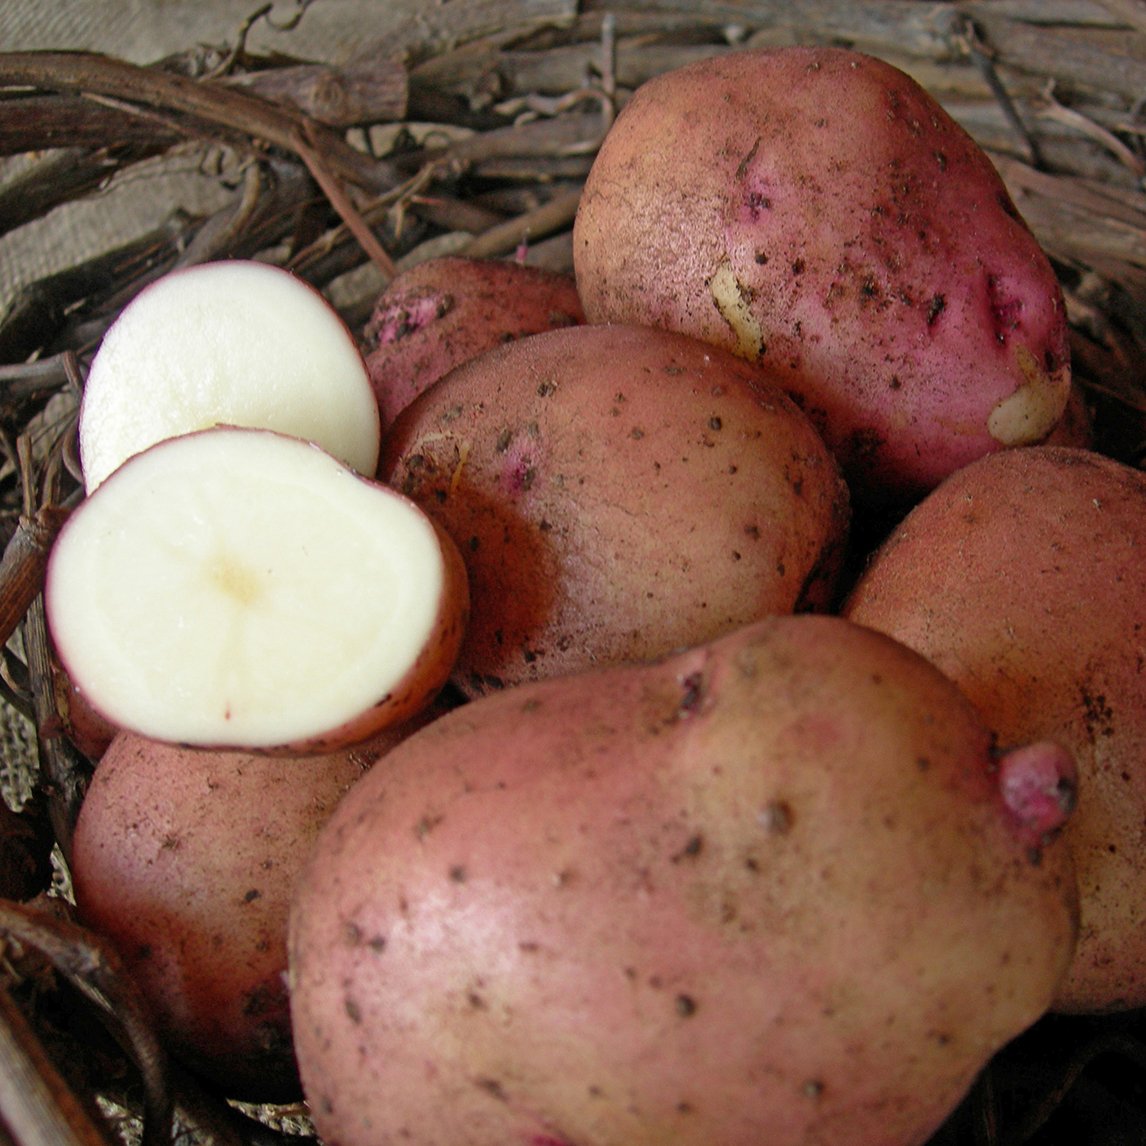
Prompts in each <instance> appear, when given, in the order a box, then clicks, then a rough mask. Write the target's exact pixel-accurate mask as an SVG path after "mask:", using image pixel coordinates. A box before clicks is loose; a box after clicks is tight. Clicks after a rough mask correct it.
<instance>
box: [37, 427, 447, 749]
mask: <svg viewBox="0 0 1146 1146" xmlns="http://www.w3.org/2000/svg"><path fill="white" fill-rule="evenodd" d="M468 602H469V597H468V587H467V583H466V572H465V567H464V564H463V562H462V558H461V556H460V554H459V553H458V552H457V549H456V547H455V546H454V544H453V542H452V541H451V540H450V538H449V537H448V536H447V535H446V534H445V533H444V532H443V531H442V530H441V529H440V528H439V527H438V526H437V525H436V524H435V523H434V522H433V521H432V520H431V519H430V518H429V517H428V516H427V515H426V514H425V513H423V512H422V511H421V510H420V509H419V508H418V507H417V506H416V505H414V504H413V503H412V502H410V501H409V500H408V499H406V498H403V497H402V496H401V495H400V494H398V493H397V492H396V491H394V490H393V489H391V488H390V487H388V486H386V485H384V484H382V483H380V482H377V481H375V480H372V479H367V478H365V477H363V476H362V475H360V474H357V473H355V472H354V471H353V470H351V469H349V468H348V467H346V466H344V465H342V464H341V463H340V462H338V461H337V460H336V459H335V458H333V457H331V456H330V455H329V454H327V453H325V452H324V451H322V450H320V449H319V448H318V447H317V446H314V445H312V444H310V443H307V442H304V441H301V440H300V439H297V438H291V437H287V436H286V435H283V434H277V433H272V432H270V431H266V430H254V429H239V428H234V427H228V428H215V429H210V430H200V431H198V432H196V433H193V434H185V435H182V436H180V437H176V438H172V439H168V440H166V441H163V442H160V443H158V444H156V445H154V446H151V447H150V448H148V449H146V450H144V451H143V452H141V453H139V454H136V455H134V456H133V457H131V458H130V459H128V460H127V461H126V462H124V463H123V464H122V465H121V466H120V467H119V468H118V469H116V470H115V472H114V473H112V474H111V475H110V476H109V477H108V478H107V479H106V480H105V481H104V482H102V483H101V484H100V485H99V487H98V488H97V489H96V490H95V491H94V492H92V493H91V494H89V495H88V497H87V498H86V499H85V500H84V501H83V502H81V503H80V505H79V506H78V508H77V509H76V510H75V511H74V512H73V513H72V515H71V517H70V518H69V519H68V521H67V523H66V524H65V525H64V527H63V529H62V530H61V531H60V533H59V536H58V537H57V539H56V542H55V545H54V546H53V548H52V552H51V555H50V557H49V560H48V568H47V575H46V579H45V609H46V614H47V620H48V625H49V629H50V632H51V636H52V640H53V643H54V645H55V648H56V651H57V653H58V655H59V659H60V662H61V664H62V666H63V668H64V671H65V672H66V673H67V675H68V677H69V678H70V680H71V681H72V683H73V684H74V685H75V686H76V687H77V688H78V689H80V690H81V691H82V693H83V698H84V701H85V702H86V704H88V705H90V707H91V708H92V709H94V710H95V711H96V712H97V713H99V714H101V715H102V716H103V717H104V718H105V719H106V720H107V721H110V722H111V723H112V724H114V725H115V726H117V727H119V728H129V729H131V730H133V731H135V732H138V733H140V734H142V735H145V736H149V737H152V738H153V739H159V740H167V741H171V742H175V743H181V744H191V745H195V746H197V747H220V748H245V749H252V750H260V751H267V752H285V753H300V752H332V751H336V750H337V749H339V748H343V747H346V746H348V745H351V744H354V743H355V742H357V741H359V740H364V739H366V738H367V737H369V736H371V735H373V734H374V733H375V732H377V731H379V730H381V729H382V728H384V727H387V726H390V725H396V724H400V723H401V722H403V721H405V720H408V719H410V718H411V717H412V716H414V715H415V714H416V713H417V712H418V711H419V710H420V709H421V708H422V707H424V706H426V705H427V704H429V703H430V701H431V700H432V699H433V698H434V696H435V695H436V694H437V693H438V692H439V690H440V689H441V688H442V687H443V685H444V684H445V683H446V680H447V679H448V677H449V675H450V672H451V670H452V668H453V665H454V660H455V657H456V654H457V650H458V648H459V646H460V643H461V639H462V634H463V631H464V628H465V623H466V616H467V610H468Z"/></svg>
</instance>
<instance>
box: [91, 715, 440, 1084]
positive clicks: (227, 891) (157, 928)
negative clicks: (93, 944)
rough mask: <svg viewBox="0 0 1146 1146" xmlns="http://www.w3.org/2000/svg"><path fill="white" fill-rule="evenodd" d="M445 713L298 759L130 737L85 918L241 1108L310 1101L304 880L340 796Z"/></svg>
mask: <svg viewBox="0 0 1146 1146" xmlns="http://www.w3.org/2000/svg"><path fill="white" fill-rule="evenodd" d="M441 711H444V708H434V709H432V710H429V711H428V712H427V713H426V714H424V716H423V717H421V718H420V719H419V720H418V721H415V722H411V723H410V724H409V725H405V726H403V727H402V728H401V729H390V730H387V731H386V732H385V733H382V734H380V735H379V736H377V737H375V738H374V739H373V740H371V741H369V742H367V743H365V744H361V745H358V746H356V747H355V748H353V749H351V750H345V751H342V752H340V753H336V754H332V755H328V756H309V757H305V758H300V759H294V758H288V757H268V756H262V755H252V754H247V753H242V752H222V751H212V750H206V749H191V748H183V747H180V746H178V745H173V744H165V743H161V742H158V741H153V740H149V739H147V738H146V737H142V736H139V735H138V734H136V733H133V732H126V731H125V732H120V733H119V734H118V735H117V736H116V737H115V738H114V740H113V741H112V743H111V745H110V747H109V748H108V749H107V751H106V752H105V753H104V754H103V757H102V759H101V760H100V763H99V765H98V767H97V768H96V771H95V775H94V777H93V779H92V782H91V785H90V787H89V789H88V792H87V794H86V797H85V799H84V803H83V806H82V808H81V812H80V816H79V820H78V823H77V825H76V830H75V837H74V843H73V854H72V860H71V869H72V878H73V885H74V889H75V897H76V903H77V908H78V913H79V918H80V919H81V921H82V922H83V923H85V924H86V925H87V926H89V927H91V928H92V929H94V930H96V931H98V932H100V933H101V934H103V935H105V936H107V937H108V938H109V939H110V940H111V941H112V942H113V944H114V945H115V947H116V949H117V950H118V951H119V953H120V955H121V956H122V957H123V959H124V960H125V962H126V964H127V966H128V968H129V970H130V971H131V973H132V974H133V975H134V977H135V980H136V982H137V984H138V986H139V987H140V989H141V991H142V992H143V994H144V997H145V998H146V999H147V1000H148V1002H149V1003H150V1004H151V1006H152V1009H153V1011H154V1014H155V1016H156V1029H157V1031H158V1033H159V1034H160V1037H161V1039H162V1040H163V1042H164V1043H165V1044H166V1045H167V1047H168V1049H169V1050H170V1051H171V1052H172V1054H173V1055H174V1056H175V1057H176V1058H178V1059H180V1060H182V1061H183V1062H184V1064H185V1065H188V1066H190V1067H191V1068H192V1069H194V1070H196V1071H197V1072H199V1073H200V1074H202V1076H203V1077H204V1078H206V1079H207V1080H208V1081H210V1082H211V1083H212V1084H213V1085H215V1086H217V1087H218V1088H219V1089H220V1090H221V1091H222V1092H223V1093H224V1094H226V1095H227V1096H228V1097H233V1098H241V1099H246V1100H250V1101H267V1102H284V1101H293V1100H295V1099H297V1097H298V1096H299V1082H298V1074H297V1067H296V1064H295V1059H294V1050H293V1045H292V1042H291V1031H290V1012H289V1003H288V999H287V989H286V970H287V952H286V928H287V912H288V904H289V899H290V895H291V891H292V889H293V884H294V879H295V877H296V875H297V873H298V871H299V869H300V868H301V867H302V863H303V859H304V857H305V855H306V852H307V850H308V848H309V847H310V845H311V843H312V842H313V840H314V838H315V836H316V835H317V833H318V830H319V827H320V826H321V824H322V823H323V822H324V821H325V820H326V818H327V816H328V815H329V814H330V813H331V812H332V811H333V809H334V806H335V805H336V803H337V802H338V800H339V799H341V797H342V796H343V795H344V794H345V792H347V791H348V790H349V789H350V787H351V786H352V785H353V784H354V783H355V782H356V781H358V780H359V779H360V778H361V777H362V775H363V774H364V773H365V772H366V771H367V770H368V769H369V768H370V767H371V766H372V765H373V764H374V762H375V761H376V760H377V759H378V758H379V757H381V756H382V755H383V754H384V753H385V752H387V751H388V750H389V749H390V748H392V747H393V746H394V745H395V744H397V743H398V741H399V740H401V739H402V738H403V737H404V736H405V735H408V734H409V732H410V731H411V730H412V729H414V728H417V727H420V726H421V724H422V723H424V722H428V720H429V719H431V716H432V715H437V714H439V713H440V712H441Z"/></svg>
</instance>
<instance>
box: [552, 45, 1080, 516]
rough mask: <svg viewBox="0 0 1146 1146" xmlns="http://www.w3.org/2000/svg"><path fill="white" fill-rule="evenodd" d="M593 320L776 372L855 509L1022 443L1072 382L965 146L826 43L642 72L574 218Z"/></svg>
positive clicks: (939, 114) (1051, 296)
mask: <svg viewBox="0 0 1146 1146" xmlns="http://www.w3.org/2000/svg"><path fill="white" fill-rule="evenodd" d="M573 254H574V266H575V271H576V278H577V284H578V289H579V291H580V294H581V299H582V303H583V305H584V307H585V313H586V315H587V316H588V318H589V320H590V321H591V322H640V323H650V324H655V325H662V326H666V327H669V328H671V329H675V330H681V331H684V332H685V333H688V334H692V335H694V336H696V337H699V338H703V339H705V340H707V341H711V342H713V343H716V344H718V345H720V346H724V347H727V348H729V349H731V350H734V351H735V352H737V353H738V354H742V355H744V356H745V357H747V358H750V359H753V360H763V361H766V362H769V363H771V364H772V365H773V368H774V370H775V371H776V373H777V374H778V375H779V376H781V377H782V378H783V379H784V384H785V385H786V386H787V387H788V388H789V389H790V390H791V391H792V392H793V393H795V394H797V395H798V396H799V397H800V400H801V401H802V402H803V404H804V406H805V408H806V410H807V411H808V413H809V414H810V415H811V416H812V417H813V418H814V419H815V421H816V423H817V425H818V426H819V427H820V428H821V430H822V432H823V433H824V436H825V438H826V439H827V441H828V443H829V445H831V446H832V448H833V449H834V450H835V451H836V452H837V454H838V456H839V458H840V460H841V462H842V463H843V466H844V470H845V473H846V475H847V477H848V479H849V481H850V482H851V484H852V492H853V494H854V495H855V498H856V500H857V501H861V502H864V503H869V502H872V503H880V504H883V503H886V502H889V501H891V502H903V501H905V500H910V499H914V498H916V497H917V496H918V495H919V494H920V493H922V492H924V491H925V490H927V489H929V488H932V487H933V486H934V485H935V484H936V483H937V482H938V481H939V480H940V479H941V478H942V477H944V476H945V475H946V474H948V473H950V472H952V471H953V470H954V469H956V468H958V467H959V466H961V465H965V464H966V463H967V462H969V461H971V460H972V459H974V458H976V457H979V456H981V455H983V454H984V453H987V452H989V451H993V450H997V449H999V448H1001V447H1004V446H1014V445H1020V444H1027V443H1032V442H1036V441H1039V440H1040V439H1042V438H1043V437H1045V436H1046V435H1047V434H1048V433H1049V432H1050V431H1051V430H1052V429H1053V428H1054V426H1055V424H1056V423H1057V422H1058V421H1059V419H1060V417H1061V415H1062V413H1063V410H1064V408H1065V406H1066V403H1067V396H1068V393H1069V389H1070V369H1069V358H1068V343H1067V326H1066V315H1065V310H1064V306H1063V299H1062V292H1061V290H1060V287H1059V284H1058V282H1057V280H1056V278H1055V274H1054V272H1053V269H1052V267H1051V264H1050V263H1049V261H1048V259H1047V257H1046V256H1045V254H1044V253H1043V251H1042V250H1041V249H1040V247H1039V245H1038V243H1037V242H1036V241H1035V239H1034V237H1033V236H1032V234H1031V232H1030V230H1029V229H1028V228H1027V227H1026V225H1025V224H1024V222H1023V221H1022V219H1021V218H1020V217H1019V214H1018V212H1017V211H1016V209H1015V206H1014V204H1013V203H1012V201H1011V199H1010V197H1009V195H1008V193H1007V190H1006V188H1005V186H1004V184H1003V182H1002V180H1001V179H1000V178H999V176H998V174H997V173H996V171H995V169H994V167H993V166H992V165H991V163H990V161H989V159H988V158H987V156H986V155H985V153H984V152H983V151H982V150H981V149H980V148H979V146H978V145H977V144H976V143H975V142H974V140H973V139H972V138H971V136H970V135H968V134H967V132H966V131H964V130H963V129H962V128H961V127H960V126H959V125H958V124H956V123H955V121H954V120H953V119H952V118H951V117H950V116H949V115H948V114H947V113H946V112H945V111H944V110H943V109H942V108H941V107H940V106H939V104H938V103H937V102H936V101H935V100H934V99H933V98H932V97H931V96H930V95H929V94H928V93H927V92H926V91H925V90H924V89H923V88H921V87H920V86H919V85H918V84H917V83H915V81H913V80H912V79H910V78H909V77H908V76H906V75H905V74H904V73H903V72H901V71H899V70H898V69H896V68H894V67H892V66H891V65H889V64H887V63H885V62H883V61H880V60H876V59H873V58H871V57H869V56H865V55H861V54H858V53H856V52H852V51H847V50H843V49H834V48H822V47H815V48H813V47H794V48H781V49H771V50H757V51H741V52H733V53H729V54H727V55H724V56H720V57H714V58H710V59H706V60H704V61H703V62H698V63H696V64H693V65H690V66H686V67H684V68H681V69H679V70H677V71H673V72H668V73H665V74H663V75H660V76H657V77H655V78H654V79H652V80H650V81H649V82H647V83H646V84H645V85H644V86H643V87H641V88H640V89H639V90H638V91H637V92H636V94H635V95H634V96H633V98H632V100H631V101H630V102H629V103H628V104H627V106H626V107H625V108H624V109H623V110H622V112H621V114H620V115H619V116H618V118H617V120H616V122H615V124H614V125H613V127H612V129H611V131H610V132H609V134H608V136H607V137H606V139H605V141H604V143H603V145H602V146H601V148H600V151H599V153H598V155H597V157H596V159H595V162H594V164H593V168H592V170H591V172H590V174H589V178H588V181H587V183H586V186H585V192H584V195H583V197H582V200H581V205H580V209H579V212H578V215H577V220H576V226H575V229H574V249H573Z"/></svg>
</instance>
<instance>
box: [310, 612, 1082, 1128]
mask: <svg viewBox="0 0 1146 1146" xmlns="http://www.w3.org/2000/svg"><path fill="white" fill-rule="evenodd" d="M1071 782H1072V764H1071V761H1070V759H1069V757H1068V756H1066V755H1065V754H1064V753H1062V751H1061V750H1060V749H1057V748H1056V747H1054V746H1051V745H1047V744H1041V745H1031V746H1028V747H1026V748H1024V749H1022V750H1020V751H1018V752H1015V753H1013V754H1010V755H1004V756H1002V757H999V756H998V755H997V754H996V753H995V752H994V751H993V750H992V743H991V737H990V734H989V731H988V729H987V728H986V727H985V725H984V724H983V723H982V721H981V719H980V718H979V717H978V715H977V714H976V713H975V711H974V709H973V708H972V707H971V705H970V704H969V703H968V702H967V701H966V699H965V698H964V697H962V695H961V694H960V693H959V692H958V690H957V689H956V688H955V686H954V685H953V684H951V682H950V681H948V680H947V679H946V678H945V677H943V676H942V675H941V674H940V673H939V672H938V671H937V670H935V669H934V668H933V666H931V665H929V664H928V663H927V662H926V661H925V660H924V659H923V658H922V657H920V656H918V654H915V653H913V652H911V651H910V650H908V649H906V648H905V647H904V646H902V645H899V644H898V643H896V642H894V641H892V640H890V639H888V638H886V637H885V636H883V635H882V634H879V633H876V632H874V631H872V630H869V629H865V628H863V627H861V626H858V625H853V624H850V623H849V622H847V621H844V620H841V619H839V618H836V617H825V616H812V615H804V616H785V617H774V618H768V619H765V620H763V621H760V622H758V623H756V624H754V625H750V626H747V627H745V628H743V629H741V630H739V631H738V632H737V633H734V634H731V635H729V636H726V637H724V638H721V639H720V640H719V641H716V642H713V643H712V644H711V645H708V646H704V647H699V648H696V649H692V650H688V651H684V652H681V653H678V654H676V655H674V656H672V657H670V658H667V659H665V660H664V661H662V662H659V663H657V664H653V665H640V666H620V667H617V668H613V669H608V670H597V671H591V672H586V673H582V674H576V675H572V676H564V677H560V678H556V679H551V680H547V681H542V682H538V683H534V684H526V685H522V686H520V687H518V688H516V689H508V690H505V691H504V692H501V693H498V694H495V695H492V696H488V697H484V698H482V699H479V700H475V701H473V702H471V703H470V704H467V705H464V706H462V707H461V708H460V709H457V710H455V711H454V712H452V713H450V714H448V715H447V716H445V717H443V718H442V719H441V720H439V721H437V722H436V723H435V724H433V725H432V726H430V727H429V728H427V729H424V730H422V731H420V732H418V733H416V734H415V735H414V736H412V737H410V738H409V739H407V740H406V741H404V742H403V744H402V745H400V746H399V747H398V748H396V749H395V750H394V751H393V752H392V753H391V754H390V755H389V756H388V757H387V759H386V761H385V762H384V763H383V764H382V765H381V766H379V767H376V768H375V769H373V770H372V771H371V773H370V774H369V775H368V776H366V777H364V778H363V780H362V781H361V782H360V783H359V784H358V785H356V787H355V789H354V790H353V791H352V792H351V793H350V794H349V795H348V796H347V797H346V799H345V801H344V802H343V803H342V804H341V805H340V806H339V808H338V810H337V811H336V813H335V814H334V816H332V817H331V819H330V820H329V821H328V822H327V824H326V827H325V828H324V829H323V831H322V833H321V835H320V837H319V840H318V841H317V843H316V845H315V847H314V849H313V851H312V852H311V859H310V862H309V863H308V865H307V867H306V869H305V871H304V873H303V874H302V876H301V877H300V879H299V881H298V884H297V885H296V896H295V900H294V903H293V906H292V910H291V940H290V961H291V1005H292V1014H293V1019H294V1030H295V1039H296V1047H297V1052H298V1059H299V1065H300V1072H301V1076H302V1080H303V1084H304V1088H305V1090H306V1093H307V1097H308V1101H309V1104H310V1108H311V1110H312V1112H313V1115H314V1118H315V1123H316V1126H317V1128H318V1131H319V1133H320V1135H323V1136H325V1137H326V1138H327V1139H328V1140H330V1141H336V1142H338V1143H339V1144H340V1146H376V1144H377V1143H379V1142H400V1141H416V1142H418V1143H421V1144H422V1146H490V1144H491V1143H507V1144H517V1143H520V1144H527V1143H528V1144H538V1143H546V1144H547V1146H664V1144H665V1143H670V1142H671V1143H673V1144H674V1146H714V1144H716V1143H719V1144H720V1146H760V1144H761V1143H768V1146H795V1144H808V1143H812V1142H816V1143H827V1142H831V1143H848V1144H856V1146H860V1144H874V1143H879V1144H880V1146H908V1144H919V1143H922V1142H924V1141H925V1140H926V1139H927V1138H928V1136H929V1134H930V1133H932V1132H933V1131H934V1130H935V1129H936V1128H937V1127H938V1125H939V1124H940V1123H941V1121H942V1120H943V1119H944V1118H945V1117H946V1116H947V1115H948V1113H949V1112H950V1110H951V1109H952V1108H953V1106H954V1105H955V1104H956V1103H957V1102H958V1101H959V1099H960V1098H961V1096H962V1095H963V1094H964V1093H965V1091H966V1090H967V1089H968V1088H969V1086H970V1084H971V1082H972V1080H973V1078H974V1077H975V1075H976V1073H977V1072H978V1070H979V1069H980V1068H981V1067H982V1065H983V1064H984V1063H985V1062H986V1061H987V1059H988V1057H989V1056H990V1055H991V1054H992V1053H993V1052H994V1051H995V1050H996V1049H997V1048H999V1047H1000V1046H1001V1045H1002V1044H1003V1043H1004V1042H1006V1041H1008V1040H1009V1039H1010V1038H1012V1037H1013V1036H1015V1035H1016V1034H1018V1033H1019V1032H1020V1031H1021V1030H1023V1029H1024V1028H1025V1027H1027V1026H1028V1025H1029V1024H1031V1023H1032V1022H1034V1021H1035V1020H1036V1019H1037V1018H1038V1017H1039V1016H1040V1015H1041V1014H1042V1013H1043V1012H1044V1011H1045V1009H1046V1007H1047V1005H1048V1004H1049V1002H1050V1000H1051V998H1052V996H1053V994H1054V991H1055V988H1056V986H1057V984H1058V982H1059V980H1060V978H1061V976H1062V974H1063V972H1064V971H1065V970H1066V967H1067V964H1068V962H1069V960H1070V956H1071V951H1072V945H1073V940H1074V927H1075V893H1076V888H1075V882H1074V877H1073V873H1072V871H1071V867H1070V857H1069V853H1068V852H1067V850H1066V849H1065V848H1064V847H1063V846H1061V844H1060V843H1059V842H1058V841H1055V840H1051V839H1050V836H1051V835H1053V832H1054V830H1055V829H1056V828H1057V827H1058V826H1061V824H1062V822H1063V819H1064V817H1065V815H1066V807H1067V805H1068V803H1069V801H1063V800H1060V799H1051V800H1049V801H1044V797H1045V796H1047V795H1048V794H1053V793H1054V792H1055V791H1056V790H1059V789H1061V790H1062V791H1069V789H1070V785H1071Z"/></svg>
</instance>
